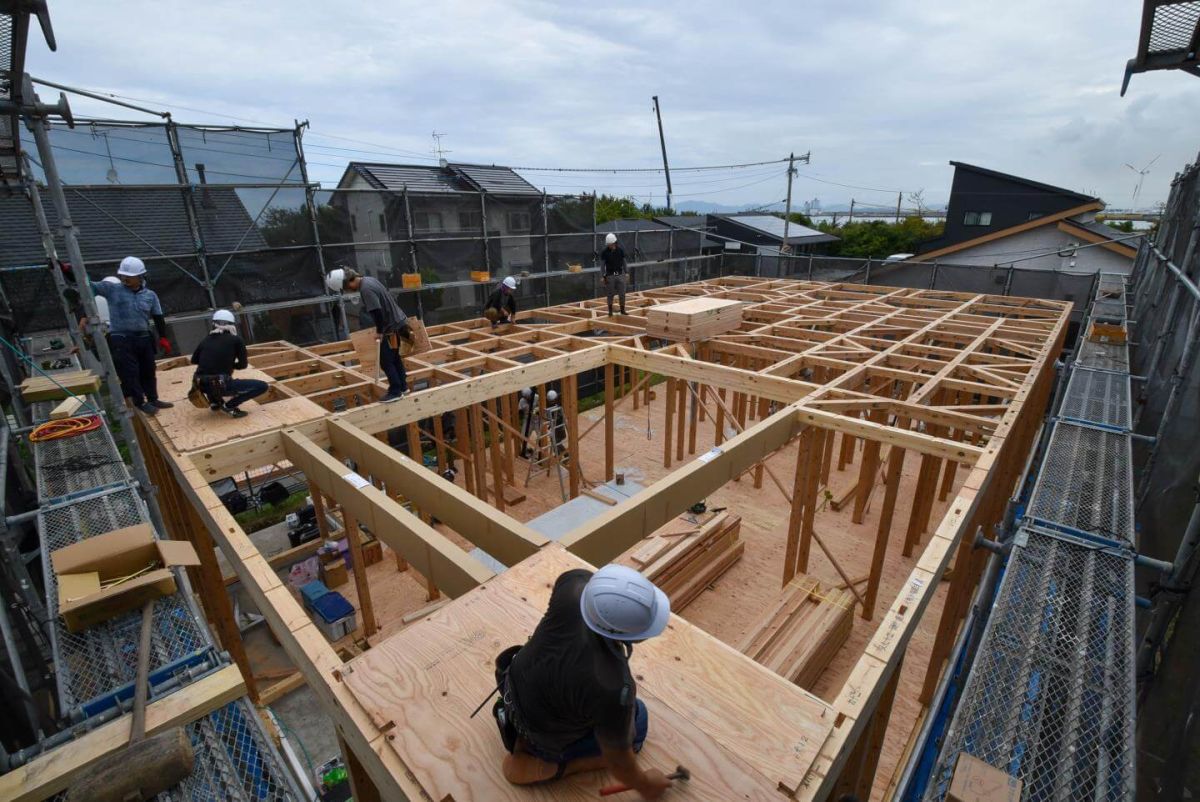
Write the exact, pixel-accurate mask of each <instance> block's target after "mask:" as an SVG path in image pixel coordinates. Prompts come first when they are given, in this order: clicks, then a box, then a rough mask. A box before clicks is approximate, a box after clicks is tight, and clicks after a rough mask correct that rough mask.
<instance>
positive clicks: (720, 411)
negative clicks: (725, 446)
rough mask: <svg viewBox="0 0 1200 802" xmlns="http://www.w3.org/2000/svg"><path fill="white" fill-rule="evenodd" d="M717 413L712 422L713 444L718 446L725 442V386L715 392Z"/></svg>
mask: <svg viewBox="0 0 1200 802" xmlns="http://www.w3.org/2000/svg"><path fill="white" fill-rule="evenodd" d="M715 397H716V399H717V414H716V415H715V416H714V421H715V422H714V423H713V445H714V446H719V445H721V443H723V442H725V388H724V387H720V388H718V389H717V392H716V396H715Z"/></svg>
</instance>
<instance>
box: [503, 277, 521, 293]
mask: <svg viewBox="0 0 1200 802" xmlns="http://www.w3.org/2000/svg"><path fill="white" fill-rule="evenodd" d="M501 283H502V284H503V285H504V286H505V287H508V288H509V289H510V290H515V289H516V288H517V280H516V279H515V278H513V277H512V276H505V278H504V281H502V282H501Z"/></svg>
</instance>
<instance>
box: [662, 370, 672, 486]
mask: <svg viewBox="0 0 1200 802" xmlns="http://www.w3.org/2000/svg"><path fill="white" fill-rule="evenodd" d="M666 384H667V398H666V402H665V403H664V405H663V420H664V421H665V423H664V426H663V428H664V429H665V430H666V431H665V432H664V435H665V436H664V437H663V467H664V468H670V467H671V447H672V446H673V445H674V443H673V442H672V433H673V432H674V431H675V379H673V378H671V377H670V376H668V377H667V382H666Z"/></svg>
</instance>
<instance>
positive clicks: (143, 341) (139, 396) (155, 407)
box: [89, 256, 175, 415]
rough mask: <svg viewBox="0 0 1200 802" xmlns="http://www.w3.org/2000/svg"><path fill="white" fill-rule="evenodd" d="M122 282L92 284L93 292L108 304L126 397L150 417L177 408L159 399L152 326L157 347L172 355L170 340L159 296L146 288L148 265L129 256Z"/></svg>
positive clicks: (123, 265)
mask: <svg viewBox="0 0 1200 802" xmlns="http://www.w3.org/2000/svg"><path fill="white" fill-rule="evenodd" d="M117 279H118V281H119V283H117V284H114V283H112V282H110V281H91V282H89V284H91V286H92V292H93V293H94V294H95V295H96V296H97V297H98V298H104V300H105V301H107V302H108V314H109V326H110V331H109V340H108V342H109V345H110V346H111V347H112V355H113V362H115V363H116V367H117V375H118V376H119V377H120V379H121V388H122V389H123V390H124V391H125V397H126V398H128V399H129V402H130V403H131V404H133V405H134V406H135V407H137V408H138V409H140V410H141V411H142V412H145V413H146V414H147V415H154V414H157V413H158V411H159V410H160V409H170V408H171V407H173V406H175V405H174V404H172V403H170V402H169V401H163V400H161V399H160V398H159V397H158V379H157V377H156V376H155V374H154V359H155V356H156V353H155V350H154V345H155V343H154V336H153V335H152V334H151V333H150V324H151V322H153V323H154V328H155V330H156V331H157V332H158V347H159V348H161V349H162V352H163V354H164V355H166V356H170V355H171V341H170V340H168V339H167V321H166V318H164V317H163V311H162V304H161V303H159V300H158V294H157V293H155V292H154V290H152V289H150V288H149V287H147V286H146V265H145V263H144V262H142V260H141V259H139V258H137V257H136V256H126V257H125V258H124V259H122V260H121V265H120V267H118V268H117Z"/></svg>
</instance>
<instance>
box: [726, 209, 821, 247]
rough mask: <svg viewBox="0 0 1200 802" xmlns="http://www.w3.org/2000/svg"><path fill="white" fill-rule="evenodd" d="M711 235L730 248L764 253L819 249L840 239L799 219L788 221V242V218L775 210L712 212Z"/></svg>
mask: <svg viewBox="0 0 1200 802" xmlns="http://www.w3.org/2000/svg"><path fill="white" fill-rule="evenodd" d="M708 229H709V231H710V232H712V233H711V234H710V236H711V237H712V238H714V239H717V240H721V241H723V242H724V245H725V250H726V251H734V252H738V253H749V254H755V253H761V254H763V255H764V256H779V255H780V253H781V252H784V246H785V245H786V246H787V248H786V253H788V254H792V255H795V254H807V253H819V252H821V250H823V249H822V248H821V247H820V246H822V245H824V244H826V243H830V242H837V241H838V238H837V237H835V236H833V235H832V234H826V233H824V232H822V231H817V230H816V229H812V228H808V227H807V226H802V225H800V224H798V223H788V225H787V242H784V238H783V237H784V220H783V218H782V217H776V216H775V215H771V214H754V213H747V214H710V215H708Z"/></svg>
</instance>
